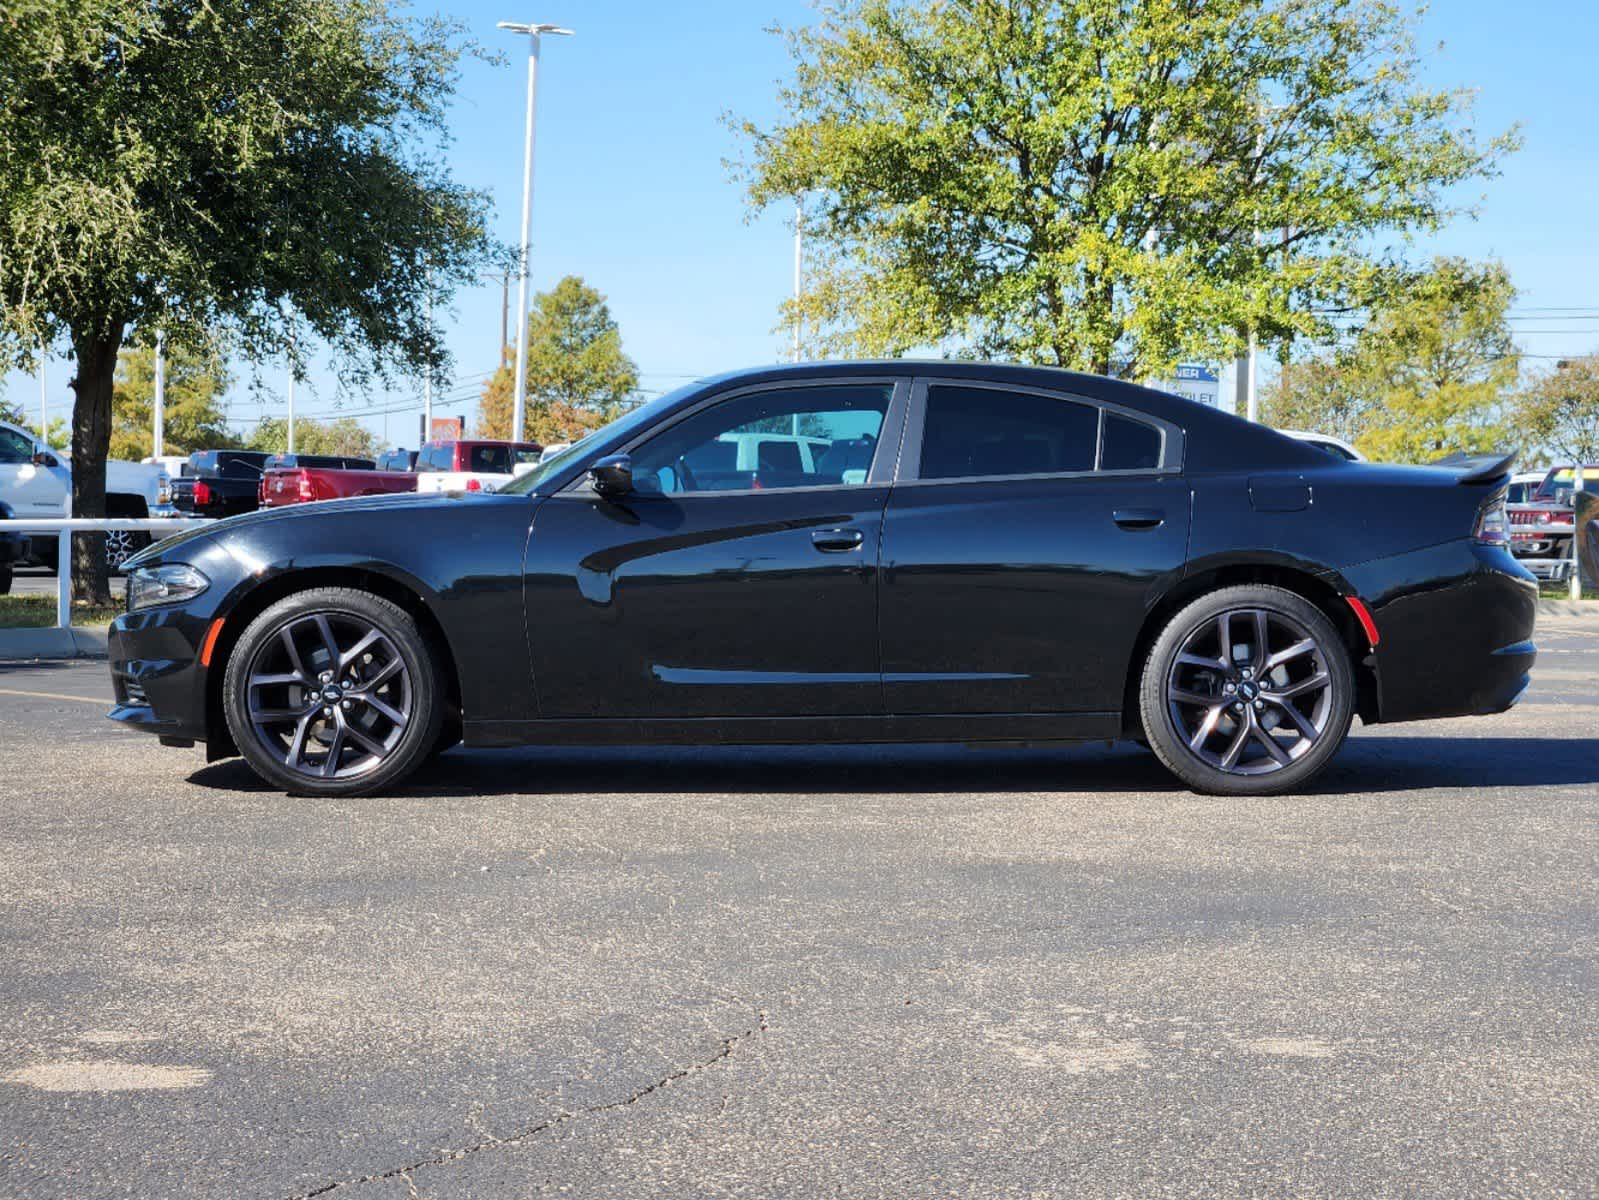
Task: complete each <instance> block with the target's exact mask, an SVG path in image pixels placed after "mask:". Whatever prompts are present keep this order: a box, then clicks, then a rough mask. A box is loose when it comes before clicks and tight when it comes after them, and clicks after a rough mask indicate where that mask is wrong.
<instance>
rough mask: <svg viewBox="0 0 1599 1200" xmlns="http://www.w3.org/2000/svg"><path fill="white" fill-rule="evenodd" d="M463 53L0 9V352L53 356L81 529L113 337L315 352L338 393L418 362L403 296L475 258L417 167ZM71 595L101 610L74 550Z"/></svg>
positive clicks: (380, 3) (206, 22) (448, 204)
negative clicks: (69, 409) (71, 365)
mask: <svg viewBox="0 0 1599 1200" xmlns="http://www.w3.org/2000/svg"><path fill="white" fill-rule="evenodd" d="M468 50H470V46H469V44H468V43H466V42H465V41H464V40H463V37H462V35H461V33H460V30H459V27H458V26H457V25H455V24H450V23H445V22H442V21H440V20H436V19H434V20H424V19H417V18H413V17H411V16H409V15H408V14H407V13H406V11H405V10H404V9H403V8H402V7H401V6H400V4H399V3H398V0H163V2H162V3H158V4H157V3H150V2H149V0H12V2H11V3H10V4H8V5H7V10H6V13H5V16H4V17H3V18H0V355H3V356H4V357H5V358H7V359H9V360H10V361H12V362H13V363H16V364H19V365H24V366H26V365H31V363H30V356H31V354H32V348H33V347H35V346H37V345H38V344H39V342H40V341H41V339H42V340H43V341H44V342H45V343H46V344H48V343H49V342H51V341H52V340H53V339H54V338H56V337H58V336H61V335H65V336H66V338H67V339H68V340H69V342H70V344H71V347H72V352H73V356H74V359H75V361H76V377H75V378H74V380H73V383H72V387H73V390H74V392H75V393H76V400H75V404H74V407H73V428H72V457H73V464H74V470H73V473H72V484H73V497H72V502H73V509H74V511H75V512H77V513H79V514H81V515H84V516H97V515H101V514H103V513H104V511H105V505H104V500H105V467H104V464H105V458H106V452H107V449H108V447H109V444H110V440H111V432H112V391H113V379H114V376H115V371H116V365H117V356H118V352H119V351H120V349H121V348H122V344H123V340H124V337H125V336H126V335H127V333H128V332H129V331H130V330H135V331H138V332H139V333H140V334H141V335H142V336H143V337H149V336H150V335H151V334H152V333H153V332H154V331H155V330H156V329H162V330H164V331H165V333H166V337H167V342H168V344H169V345H170V346H172V348H173V350H174V352H176V350H177V349H178V348H179V347H185V346H186V347H188V348H191V349H196V350H198V349H199V348H200V347H201V346H202V345H203V342H204V339H205V337H206V336H207V335H208V334H209V333H210V332H211V331H213V330H223V331H226V332H228V333H229V335H230V336H232V337H234V338H235V339H236V340H237V342H238V344H239V346H240V349H241V350H242V351H243V352H244V353H245V354H246V355H247V356H248V357H251V358H254V359H261V358H265V357H269V356H274V355H283V354H287V355H289V356H290V357H291V358H296V360H297V361H301V360H298V359H297V353H296V347H302V348H303V347H305V346H306V345H307V343H308V342H309V341H312V340H316V341H320V342H321V343H323V344H325V345H326V346H327V347H328V348H329V349H330V351H331V353H332V355H333V357H334V359H335V361H336V362H337V363H338V364H339V368H338V369H339V370H340V371H341V373H344V374H346V376H347V377H348V378H351V379H352V380H360V379H362V378H365V377H367V376H369V375H371V374H373V373H375V374H377V375H379V376H382V377H387V376H389V375H390V374H391V373H394V372H402V373H416V372H418V371H419V370H421V369H422V368H423V367H424V366H425V365H432V366H434V367H438V366H441V365H442V363H443V360H444V357H445V355H444V352H443V350H442V347H441V344H440V342H439V339H438V338H437V337H436V336H435V335H434V334H433V333H432V332H431V331H430V328H429V324H428V322H427V320H426V318H425V313H424V309H425V298H426V295H427V294H428V292H429V291H430V290H431V291H432V293H433V294H434V295H435V296H440V295H446V296H447V295H448V294H449V293H450V292H451V291H452V290H453V289H454V288H455V287H458V286H460V285H461V284H463V283H466V282H468V281H470V280H471V279H472V277H473V276H474V274H475V273H476V272H477V271H478V270H479V269H480V268H481V267H482V266H484V265H485V263H486V260H487V258H488V257H489V255H490V251H491V247H490V245H489V242H488V240H487V237H486V234H485V211H486V202H485V200H484V199H483V197H481V196H479V195H477V194H475V193H472V192H469V191H467V190H465V189H463V188H462V187H460V186H459V185H457V184H456V183H455V182H454V181H453V180H452V179H451V178H450V177H449V175H448V174H447V173H446V171H445V170H444V168H443V167H442V166H441V165H440V159H439V156H438V154H437V153H436V144H437V141H438V139H439V136H440V135H441V134H442V132H443V119H444V116H445V111H446V105H447V103H448V101H449V99H450V97H451V95H452V93H453V90H454V87H455V82H456V76H457V64H458V62H459V60H460V57H461V55H462V54H463V53H465V52H467V51H468ZM430 279H431V288H430V286H429V280H430ZM296 329H298V330H299V337H298V339H296V338H295V336H294V332H295V330H296ZM84 540H86V541H87V540H91V539H84ZM92 540H94V541H98V539H92ZM75 577H76V579H77V580H78V581H79V595H80V598H82V599H95V600H104V599H105V598H106V595H107V589H106V575H105V567H104V557H103V555H101V554H99V553H98V552H97V547H94V546H92V545H80V546H79V547H78V550H77V570H76V572H75Z"/></svg>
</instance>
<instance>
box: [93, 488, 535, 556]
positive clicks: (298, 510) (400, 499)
mask: <svg viewBox="0 0 1599 1200" xmlns="http://www.w3.org/2000/svg"><path fill="white" fill-rule="evenodd" d="M527 503H528V497H526V496H502V495H500V494H498V493H495V492H391V493H388V494H386V495H381V496H352V497H350V498H348V499H345V500H318V501H316V502H314V503H309V504H289V505H285V506H284V507H282V508H262V509H257V510H256V511H255V512H251V513H242V514H240V515H239V516H236V517H228V518H227V519H226V520H222V521H213V522H211V523H209V524H207V525H201V526H197V527H196V528H193V529H187V530H184V531H183V532H182V533H178V534H174V535H173V536H172V537H169V538H166V539H164V540H162V541H159V542H156V543H155V544H154V545H153V546H148V547H146V548H145V549H144V550H141V551H140V552H139V553H138V554H136V555H134V556H133V557H132V558H130V559H128V560H127V562H126V563H125V564H123V566H124V569H130V568H133V567H141V566H146V565H148V564H150V563H153V562H161V561H164V560H166V559H168V558H170V557H172V554H173V552H174V551H176V550H179V549H182V548H184V547H191V548H192V547H193V546H194V544H195V543H197V542H208V541H214V540H217V539H222V538H226V537H227V536H228V535H229V534H231V533H234V532H237V531H239V530H242V529H247V528H250V527H251V526H256V525H263V524H266V523H268V522H272V521H298V522H301V523H303V524H305V525H307V526H310V528H307V529H305V531H304V533H303V534H302V535H301V536H315V529H314V526H315V524H316V522H317V521H318V520H319V519H321V520H338V519H339V518H340V517H342V516H348V515H349V514H350V513H352V512H377V511H381V510H385V509H401V510H410V511H413V512H414V511H416V510H417V509H419V508H446V507H452V506H456V505H481V504H521V505H526V504H527Z"/></svg>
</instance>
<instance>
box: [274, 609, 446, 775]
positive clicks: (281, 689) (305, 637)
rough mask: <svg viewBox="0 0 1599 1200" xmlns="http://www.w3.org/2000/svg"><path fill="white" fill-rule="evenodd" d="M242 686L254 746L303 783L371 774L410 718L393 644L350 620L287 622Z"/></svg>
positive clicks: (345, 616)
mask: <svg viewBox="0 0 1599 1200" xmlns="http://www.w3.org/2000/svg"><path fill="white" fill-rule="evenodd" d="M245 686H246V688H247V696H246V700H245V703H246V708H247V710H248V712H249V720H250V726H251V729H252V730H253V731H254V734H255V737H256V739H257V740H258V741H259V743H260V744H261V745H262V746H263V747H264V748H265V749H266V750H267V752H268V753H269V754H271V755H273V756H274V757H275V758H277V759H278V760H279V761H281V762H282V763H283V765H284V766H285V767H286V768H288V770H290V771H292V772H294V773H295V774H296V775H300V776H303V777H305V778H307V779H323V780H327V779H351V778H354V777H357V776H360V775H365V774H368V773H369V772H371V771H373V770H375V769H376V768H377V767H378V766H380V765H381V764H382V763H383V762H384V761H385V760H387V759H388V758H389V757H390V756H391V755H392V754H393V753H394V752H395V750H396V748H397V747H398V746H399V744H400V742H401V741H402V740H403V738H404V737H405V731H406V729H407V727H408V726H409V725H410V723H411V721H412V719H413V717H414V716H415V711H414V710H415V696H414V689H413V688H412V684H411V673H410V670H409V668H407V666H406V664H405V659H404V658H403V657H402V655H401V654H400V650H399V647H398V645H396V643H395V641H394V639H393V638H391V637H390V636H389V634H387V633H386V632H384V630H383V629H381V628H380V627H379V626H377V625H375V624H373V623H372V622H371V621H369V620H368V619H366V618H365V617H360V616H356V615H354V614H351V613H340V612H325V613H324V612H315V613H305V614H302V615H299V616H296V617H293V618H291V619H289V620H288V621H286V622H285V623H284V624H283V625H282V626H280V627H279V628H278V629H277V630H276V631H275V632H274V634H273V635H272V636H270V637H268V638H267V639H266V640H265V641H263V642H262V643H261V646H260V648H259V649H258V650H257V651H256V653H255V657H254V659H253V660H252V661H251V663H250V668H249V674H248V677H247V682H246V685H245Z"/></svg>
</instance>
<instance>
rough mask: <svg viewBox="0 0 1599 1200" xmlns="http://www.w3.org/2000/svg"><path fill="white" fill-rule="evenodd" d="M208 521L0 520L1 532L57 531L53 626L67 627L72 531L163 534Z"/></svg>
mask: <svg viewBox="0 0 1599 1200" xmlns="http://www.w3.org/2000/svg"><path fill="white" fill-rule="evenodd" d="M210 524H213V522H212V521H211V519H210V518H208V517H55V518H48V517H19V518H16V519H14V520H8V521H0V533H20V534H24V535H28V536H37V535H38V534H41V533H53V534H55V535H56V627H57V628H58V629H66V628H68V627H69V626H71V624H72V535H73V534H74V533H110V532H111V531H112V530H114V529H127V530H132V531H134V532H139V533H154V534H159V535H161V536H165V535H167V534H171V533H182V532H183V531H184V530H185V529H194V528H197V527H198V526H201V525H210ZM156 540H157V541H160V540H161V538H160V537H157V538H156Z"/></svg>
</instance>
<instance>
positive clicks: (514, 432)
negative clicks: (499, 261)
mask: <svg viewBox="0 0 1599 1200" xmlns="http://www.w3.org/2000/svg"><path fill="white" fill-rule="evenodd" d="M499 27H500V28H501V29H504V30H507V31H509V32H511V33H519V34H524V35H526V37H527V125H526V128H525V130H524V132H523V137H522V242H521V253H520V255H519V257H518V266H517V283H516V382H515V393H514V395H515V397H516V398H515V401H514V402H513V404H512V406H511V440H512V441H513V442H515V441H521V439H522V423H523V418H524V416H525V415H526V413H527V288H528V268H529V265H530V263H531V260H532V254H533V245H532V242H533V127H534V121H533V118H534V113H535V110H536V108H537V105H538V93H539V42H540V40H541V39H542V38H543V36H544V35H545V34H551V35H552V36H556V37H571V36H572V31H571V30H570V29H562V28H561V27H560V26H558V25H539V24H533V23H531V22H528V23H518V22H516V21H500V22H499Z"/></svg>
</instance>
